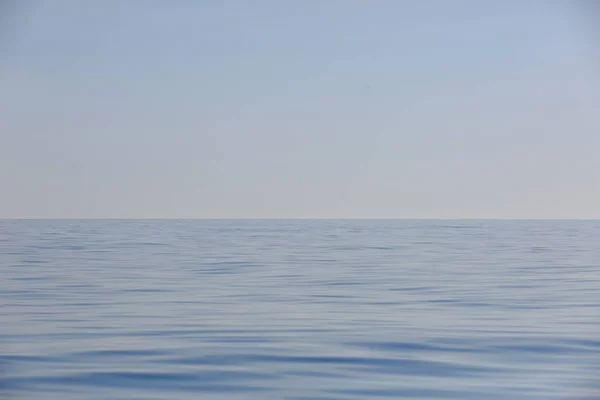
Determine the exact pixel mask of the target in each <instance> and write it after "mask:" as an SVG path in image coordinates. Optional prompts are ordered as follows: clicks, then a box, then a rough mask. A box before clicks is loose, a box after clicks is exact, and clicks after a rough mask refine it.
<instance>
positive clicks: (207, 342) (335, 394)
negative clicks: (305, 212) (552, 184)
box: [0, 220, 600, 400]
mask: <svg viewBox="0 0 600 400" xmlns="http://www.w3.org/2000/svg"><path fill="white" fill-rule="evenodd" d="M599 239H600V222H598V221H504V222H501V221H357V220H354V221H341V220H339V221H333V220H332V221H327V220H322V221H307V220H305V221H251V220H245V221H233V220H224V221H202V220H189V221H185V220H182V221H161V220H146V221H143V220H137V221H126V220H106V221H100V220H97V221H93V220H90V221H33V220H31V221H1V222H0V267H1V269H0V305H1V308H0V323H1V325H0V354H1V359H0V362H1V363H2V364H1V366H2V373H1V376H0V384H1V389H2V391H3V393H4V396H5V397H4V398H8V397H10V398H11V399H13V398H14V399H36V400H43V399H61V400H70V399H73V400H74V399H78V400H79V399H92V400H95V399H144V400H146V399H215V400H221V399H223V400H224V399H228V400H229V399H231V400H236V399H244V400H263V399H290V400H323V399H485V400H487V399H508V400H512V399H544V400H548V399H592V398H599V397H598V394H599V391H598V389H599V386H598V385H597V383H598V382H597V377H598V376H599V375H598V371H599V369H598V356H599V351H600V312H599V308H600V285H599V284H600V240H599ZM6 396H8V397H6ZM0 397H1V396H0Z"/></svg>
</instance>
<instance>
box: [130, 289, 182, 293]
mask: <svg viewBox="0 0 600 400" xmlns="http://www.w3.org/2000/svg"><path fill="white" fill-rule="evenodd" d="M123 292H127V293H169V292H173V290H172V289H168V288H162V289H161V288H152V289H144V288H133V289H123Z"/></svg>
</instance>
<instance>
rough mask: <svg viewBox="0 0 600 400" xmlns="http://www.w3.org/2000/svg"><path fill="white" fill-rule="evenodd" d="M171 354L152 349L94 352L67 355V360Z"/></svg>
mask: <svg viewBox="0 0 600 400" xmlns="http://www.w3.org/2000/svg"><path fill="white" fill-rule="evenodd" d="M168 354H169V352H167V351H165V350H152V349H140V350H134V349H120V350H94V351H82V352H77V353H71V354H69V355H66V356H65V357H66V359H72V360H78V359H80V360H90V361H93V360H94V359H104V358H122V359H125V358H128V357H156V356H166V355H168Z"/></svg>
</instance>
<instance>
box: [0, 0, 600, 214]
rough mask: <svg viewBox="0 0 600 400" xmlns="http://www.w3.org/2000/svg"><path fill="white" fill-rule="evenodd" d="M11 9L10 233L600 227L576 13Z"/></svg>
mask: <svg viewBox="0 0 600 400" xmlns="http://www.w3.org/2000/svg"><path fill="white" fill-rule="evenodd" d="M4 4H5V7H4V9H0V13H2V15H4V17H3V18H1V19H0V28H1V29H0V88H1V89H0V193H1V196H0V218H511V219H512V218H583V219H588V218H589V219H595V218H600V206H599V205H600V157H599V154H600V130H599V128H600V112H598V108H599V106H600V57H598V56H597V54H600V52H598V50H600V48H599V47H598V46H600V34H599V33H600V32H598V31H594V29H593V26H594V21H593V19H594V18H593V15H591V14H590V13H589V12H588V13H587V15H586V9H585V7H583V6H582V7H580V6H579V5H581V4H583V3H576V2H570V1H567V2H561V1H547V0H539V1H536V0H521V1H517V0H509V1H505V2H484V1H477V0H470V1H469V0H456V1H452V2H448V1H443V0H439V1H433V0H422V1H407V0H322V1H317V0H307V1H288V2H285V1H279V0H254V1H245V0H202V1H191V0H188V1H186V0H174V1H159V0H145V1H142V0H106V1H97V2H83V1H80V0H62V1H54V0H47V1H43V0H27V1H23V2H14V3H13V5H14V7H12V8H10V7H7V6H6V4H8V3H6V2H5V3H4ZM577 4H579V5H577ZM587 11H589V10H587ZM598 16H600V14H599V15H598ZM590 17H592V18H590Z"/></svg>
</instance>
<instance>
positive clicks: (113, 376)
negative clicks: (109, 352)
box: [4, 371, 279, 393]
mask: <svg viewBox="0 0 600 400" xmlns="http://www.w3.org/2000/svg"><path fill="white" fill-rule="evenodd" d="M272 379H279V378H278V377H277V376H275V375H269V374H260V373H254V372H240V371H198V372H195V373H184V372H179V373H174V372H173V373H169V372H129V371H123V372H96V373H80V374H69V375H55V376H44V377H17V378H10V377H9V378H5V379H4V386H5V387H6V388H8V389H11V388H15V389H17V388H28V387H31V386H34V387H35V386H41V387H43V388H47V387H50V388H52V387H57V386H71V387H78V386H80V387H86V388H93V387H98V388H130V389H138V390H151V389H155V390H156V389H163V390H169V391H170V392H179V391H183V392H187V391H202V392H221V393H223V392H224V393H228V392H250V391H269V390H270V388H269V387H268V386H256V385H250V384H244V383H243V382H245V381H251V382H255V381H257V380H272Z"/></svg>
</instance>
